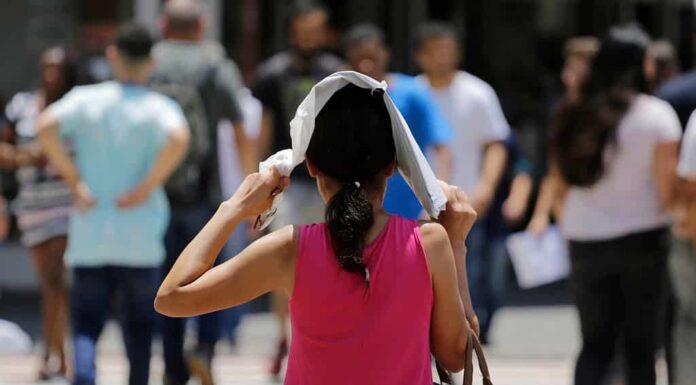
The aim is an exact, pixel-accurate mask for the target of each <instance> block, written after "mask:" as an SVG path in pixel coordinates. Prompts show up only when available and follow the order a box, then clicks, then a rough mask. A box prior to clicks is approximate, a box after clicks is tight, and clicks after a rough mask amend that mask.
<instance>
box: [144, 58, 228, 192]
mask: <svg viewBox="0 0 696 385" xmlns="http://www.w3.org/2000/svg"><path fill="white" fill-rule="evenodd" d="M216 68H217V63H212V64H210V65H208V66H205V67H203V69H202V70H199V71H198V73H196V74H194V75H193V76H188V77H187V76H185V75H183V74H181V75H178V76H176V77H175V76H173V75H172V74H165V73H157V72H156V73H155V74H154V75H153V76H152V77H151V79H150V84H149V85H150V88H151V89H152V90H153V91H155V92H159V93H161V94H164V95H166V96H168V97H170V98H172V99H174V101H176V102H177V103H178V104H179V106H180V107H181V110H182V111H183V113H184V116H185V117H186V122H187V123H188V127H189V130H190V132H191V139H190V142H189V147H188V152H187V153H186V156H185V157H184V160H183V161H182V162H181V164H180V165H179V167H178V168H177V169H176V170H175V171H174V172H173V173H172V175H171V176H170V177H169V179H168V180H167V182H166V183H165V185H164V189H165V191H166V193H167V197H168V198H169V201H170V202H171V203H172V204H174V205H182V204H183V205H187V204H192V203H196V202H198V201H200V200H201V199H204V198H205V197H203V196H201V195H202V191H203V184H204V183H205V181H204V180H203V179H204V177H203V173H204V169H205V168H206V166H207V164H208V162H209V160H210V157H211V156H212V154H213V151H212V146H213V145H214V143H211V142H212V140H211V137H212V135H211V131H210V130H211V127H210V122H208V117H207V114H206V109H205V104H204V101H203V96H202V91H203V90H205V88H206V87H210V86H211V83H212V79H213V74H214V73H215V70H216Z"/></svg>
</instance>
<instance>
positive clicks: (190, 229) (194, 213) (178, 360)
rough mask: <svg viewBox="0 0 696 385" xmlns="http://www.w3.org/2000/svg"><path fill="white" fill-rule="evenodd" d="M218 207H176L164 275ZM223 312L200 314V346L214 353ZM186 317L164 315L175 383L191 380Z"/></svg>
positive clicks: (170, 373)
mask: <svg viewBox="0 0 696 385" xmlns="http://www.w3.org/2000/svg"><path fill="white" fill-rule="evenodd" d="M214 212H215V209H214V208H213V207H211V206H209V205H208V204H200V205H196V206H192V207H186V208H172V211H171V220H170V223H169V228H168V229H167V233H166V235H165V238H164V244H165V247H166V249H167V258H166V261H165V263H164V266H163V269H162V278H164V277H165V276H166V275H167V273H168V272H169V270H171V268H172V266H173V265H174V262H175V261H176V259H177V258H178V257H179V254H181V252H182V251H183V250H184V248H185V247H186V245H188V244H189V242H191V240H192V239H193V238H194V237H195V236H196V234H198V232H199V231H201V229H202V228H203V226H204V225H205V224H206V223H207V222H208V220H209V219H210V217H211V216H212V215H213V213H214ZM220 314H221V313H220V312H214V313H209V314H206V315H203V316H200V317H198V346H199V348H202V349H206V350H207V352H206V353H208V354H211V355H212V353H213V350H214V347H215V344H216V343H217V340H218V339H219V337H220V327H221V324H220V323H221V319H220ZM185 331H186V319H184V318H171V317H166V316H162V324H161V332H162V345H163V350H164V367H165V374H166V376H167V378H168V379H169V380H170V381H171V382H172V383H174V384H185V383H186V382H187V381H188V379H189V373H188V369H187V367H186V361H185V358H184V332H185Z"/></svg>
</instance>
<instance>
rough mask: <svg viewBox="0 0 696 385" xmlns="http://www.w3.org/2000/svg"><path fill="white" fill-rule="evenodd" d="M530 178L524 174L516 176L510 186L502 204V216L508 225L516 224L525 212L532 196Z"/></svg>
mask: <svg viewBox="0 0 696 385" xmlns="http://www.w3.org/2000/svg"><path fill="white" fill-rule="evenodd" d="M532 184H533V183H532V176H531V175H529V174H527V173H526V172H523V173H520V174H517V175H516V176H515V177H514V178H513V179H512V183H511V186H510V194H509V195H508V197H507V199H505V202H504V203H503V215H504V216H505V220H506V221H508V223H512V224H514V223H517V222H519V221H520V220H521V219H522V217H523V216H524V214H525V212H526V211H527V204H528V203H529V198H530V197H531V195H532Z"/></svg>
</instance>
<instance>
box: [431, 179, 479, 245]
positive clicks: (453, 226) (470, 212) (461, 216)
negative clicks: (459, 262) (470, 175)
mask: <svg viewBox="0 0 696 385" xmlns="http://www.w3.org/2000/svg"><path fill="white" fill-rule="evenodd" d="M440 187H442V191H443V192H444V193H445V196H446V197H447V206H446V207H445V211H443V212H441V213H440V217H439V218H438V222H439V223H440V224H441V225H442V226H443V227H444V228H445V230H447V234H448V235H449V238H450V242H452V243H453V244H457V243H460V242H461V243H464V241H465V240H466V237H467V235H469V231H470V230H471V227H472V226H473V225H474V222H475V221H476V210H474V208H473V207H472V206H471V203H470V202H469V198H468V197H467V196H466V194H465V193H464V191H462V190H460V189H459V188H458V187H456V186H452V185H449V184H447V183H445V182H443V181H440Z"/></svg>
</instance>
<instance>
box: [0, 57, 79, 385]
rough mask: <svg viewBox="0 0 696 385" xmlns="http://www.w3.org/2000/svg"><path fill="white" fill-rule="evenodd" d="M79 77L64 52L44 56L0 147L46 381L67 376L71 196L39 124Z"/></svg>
mask: <svg viewBox="0 0 696 385" xmlns="http://www.w3.org/2000/svg"><path fill="white" fill-rule="evenodd" d="M74 71H75V68H74V65H73V63H72V62H71V61H70V60H69V57H68V53H67V52H66V50H65V49H64V48H61V47H52V48H49V49H47V50H45V51H44V52H43V53H42V54H41V61H40V87H39V89H37V90H32V91H27V92H20V93H18V94H17V95H15V96H14V97H13V98H12V100H11V101H10V102H9V103H8V104H7V106H6V108H5V120H6V122H7V125H5V126H4V127H2V130H3V135H2V137H3V139H4V141H3V142H2V143H0V166H2V167H3V168H5V169H10V170H14V171H15V177H16V179H17V182H18V184H19V192H18V195H17V197H16V199H15V200H14V201H13V202H12V211H13V212H14V213H15V214H16V215H17V223H18V225H19V229H20V230H21V232H22V238H21V241H22V244H23V245H24V246H26V247H28V248H29V250H30V251H31V256H32V259H33V262H34V268H35V270H36V274H37V276H38V278H39V284H40V286H41V298H42V335H43V349H44V351H43V353H42V355H41V365H40V367H39V373H38V378H39V379H41V380H47V379H49V378H51V377H53V376H55V375H61V376H65V375H66V372H67V366H68V363H67V357H66V353H65V346H64V345H65V332H66V330H65V328H66V323H67V312H68V308H67V287H66V283H65V267H64V264H63V254H64V253H65V247H66V235H67V234H68V217H69V215H70V210H71V206H72V194H71V192H70V187H69V186H68V185H67V184H66V183H65V182H63V181H62V180H61V178H60V175H59V174H58V172H57V170H56V169H55V168H54V167H52V166H51V165H48V164H46V159H45V157H44V155H43V153H42V151H41V148H40V146H39V144H38V142H37V141H36V135H37V119H38V117H39V114H41V112H42V111H43V110H44V109H45V108H46V107H47V106H48V105H50V104H51V103H53V102H55V101H56V100H58V99H60V98H61V97H63V95H64V94H65V93H66V92H68V91H69V90H70V89H71V88H72V87H73V86H74V85H75V72H74ZM3 202H4V200H3ZM0 205H3V204H2V203H0ZM3 206H4V207H3V210H2V211H3V213H2V214H0V215H2V216H3V217H4V218H6V217H5V214H7V210H5V209H6V208H7V206H6V205H3ZM6 224H7V223H6ZM0 227H4V230H3V229H0V234H1V233H6V230H7V226H0ZM2 237H3V236H2V235H0V238H2Z"/></svg>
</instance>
